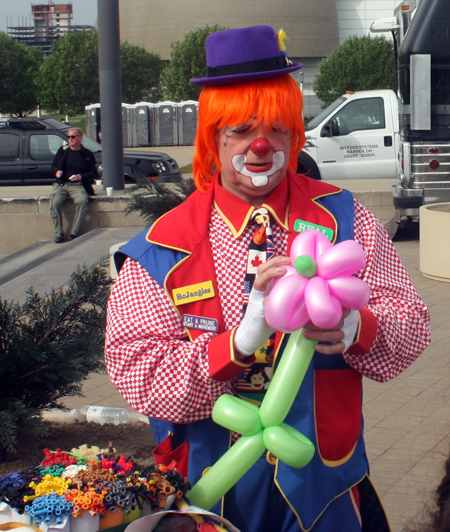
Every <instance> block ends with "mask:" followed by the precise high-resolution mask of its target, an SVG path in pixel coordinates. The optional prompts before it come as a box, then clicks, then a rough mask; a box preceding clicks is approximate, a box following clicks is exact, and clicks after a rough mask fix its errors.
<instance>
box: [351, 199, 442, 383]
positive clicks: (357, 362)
mask: <svg viewBox="0 0 450 532" xmlns="http://www.w3.org/2000/svg"><path fill="white" fill-rule="evenodd" d="M354 236H355V240H356V241H357V242H359V243H360V244H361V245H362V246H363V248H364V251H365V254H366V266H365V267H364V268H363V269H362V270H361V271H360V272H358V274H357V276H358V277H360V278H361V279H363V280H364V281H366V282H367V283H368V284H369V285H370V287H371V289H372V293H371V296H370V300H369V304H368V305H367V307H366V308H365V309H363V311H362V312H361V326H360V331H359V341H358V343H357V344H356V345H354V346H352V347H351V348H350V349H349V350H348V352H347V353H345V354H344V358H345V360H346V361H347V363H348V364H350V365H351V366H352V367H354V368H355V369H357V370H358V371H360V372H361V373H362V374H363V375H365V376H366V377H369V378H370V379H373V380H376V381H380V382H385V381H388V380H390V379H393V378H394V377H396V376H397V375H399V374H400V373H401V372H402V371H403V370H405V369H406V368H407V367H408V366H409V365H410V364H411V363H412V362H413V361H414V360H415V359H416V358H417V357H418V356H419V355H420V354H421V353H422V351H423V350H424V349H425V348H426V346H427V345H428V344H429V342H430V339H431V338H430V329H429V325H430V315H429V312H428V309H427V307H426V306H425V303H424V302H423V301H422V299H421V297H420V295H419V294H418V292H417V290H416V289H415V287H414V285H413V283H412V281H411V279H410V277H409V275H408V273H407V271H406V269H405V267H404V266H403V264H402V262H401V260H400V258H399V257H398V255H397V252H396V250H395V248H394V246H393V244H392V242H391V240H390V238H389V235H388V234H387V232H386V231H385V229H384V227H383V225H382V224H381V222H380V221H379V220H378V219H377V218H376V217H375V216H374V215H373V214H372V213H371V212H370V211H368V210H367V209H366V208H365V207H363V206H362V205H361V204H360V203H359V202H357V201H356V200H355V225H354ZM368 338H370V339H371V341H370V342H367V339H368Z"/></svg>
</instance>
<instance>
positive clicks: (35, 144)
mask: <svg viewBox="0 0 450 532" xmlns="http://www.w3.org/2000/svg"><path fill="white" fill-rule="evenodd" d="M63 143H64V139H63V138H61V137H60V136H58V135H30V157H31V159H34V160H35V161H53V158H54V157H55V155H56V152H57V151H58V149H59V147H60V146H62V145H63Z"/></svg>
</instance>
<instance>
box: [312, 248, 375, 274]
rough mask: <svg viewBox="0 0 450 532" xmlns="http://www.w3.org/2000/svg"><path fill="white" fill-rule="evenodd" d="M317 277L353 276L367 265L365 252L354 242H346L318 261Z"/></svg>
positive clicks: (329, 251) (327, 252) (326, 253)
mask: <svg viewBox="0 0 450 532" xmlns="http://www.w3.org/2000/svg"><path fill="white" fill-rule="evenodd" d="M316 262H317V275H319V276H320V277H323V278H324V279H330V278H331V277H336V276H342V275H352V274H354V273H355V272H357V271H358V270H360V269H361V268H362V267H363V266H364V264H365V263H366V256H365V255H364V250H363V249H362V247H361V246H360V245H359V244H358V242H355V241H354V240H345V241H344V242H340V243H339V244H336V245H335V246H333V247H332V248H331V249H328V250H327V251H326V252H325V253H323V255H321V256H320V257H319V258H318V259H317V261H316Z"/></svg>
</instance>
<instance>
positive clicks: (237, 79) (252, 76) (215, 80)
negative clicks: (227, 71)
mask: <svg viewBox="0 0 450 532" xmlns="http://www.w3.org/2000/svg"><path fill="white" fill-rule="evenodd" d="M302 66H303V63H292V66H289V67H287V68H283V69H279V70H269V71H266V72H250V73H248V74H233V75H230V76H216V77H212V78H209V77H207V76H205V77H203V78H194V79H190V80H189V82H190V83H192V84H193V85H200V86H203V87H211V86H213V85H231V84H233V83H243V82H245V81H256V80H258V79H267V78H274V77H277V76H283V75H284V74H290V73H291V72H295V71H296V70H299V69H300V68H302Z"/></svg>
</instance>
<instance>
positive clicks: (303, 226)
mask: <svg viewBox="0 0 450 532" xmlns="http://www.w3.org/2000/svg"><path fill="white" fill-rule="evenodd" d="M310 229H315V230H316V231H320V232H321V233H323V234H324V235H325V236H326V237H327V238H328V240H329V241H330V242H332V240H333V232H334V231H333V229H330V228H329V227H324V226H323V225H317V224H312V223H310V222H307V221H305V220H295V223H294V231H295V232H296V233H304V232H305V231H309V230H310Z"/></svg>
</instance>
